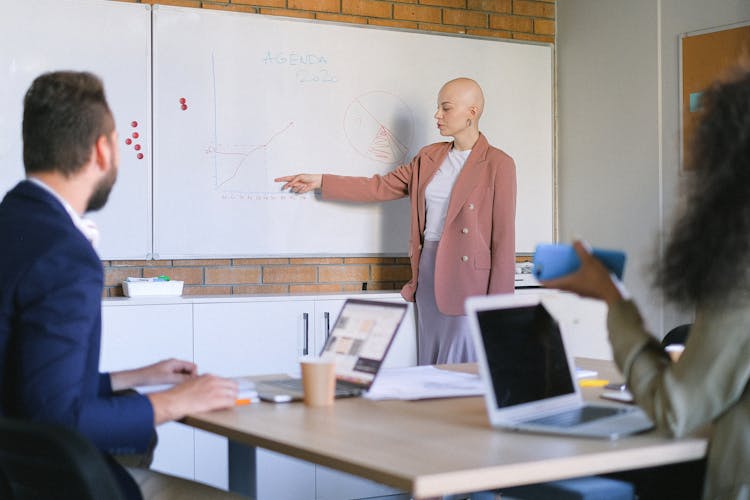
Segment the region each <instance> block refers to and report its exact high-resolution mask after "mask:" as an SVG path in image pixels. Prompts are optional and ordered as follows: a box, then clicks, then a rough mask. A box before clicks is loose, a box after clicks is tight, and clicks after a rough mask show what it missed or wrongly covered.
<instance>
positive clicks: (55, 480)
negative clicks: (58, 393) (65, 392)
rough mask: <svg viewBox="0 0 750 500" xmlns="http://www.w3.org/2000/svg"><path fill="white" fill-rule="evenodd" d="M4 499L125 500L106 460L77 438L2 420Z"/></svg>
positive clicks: (56, 430) (0, 457)
mask: <svg viewBox="0 0 750 500" xmlns="http://www.w3.org/2000/svg"><path fill="white" fill-rule="evenodd" d="M0 498H3V499H9V500H31V499H35V500H36V499H76V500H100V499H107V500H125V495H124V494H123V492H122V491H121V488H120V485H119V484H118V482H117V480H116V479H115V476H114V474H113V473H112V471H111V470H110V468H109V467H108V466H107V462H106V460H105V458H104V456H103V455H102V454H101V452H99V450H97V449H96V448H94V446H93V445H92V444H91V443H89V442H88V441H87V440H86V439H84V438H83V437H82V436H80V435H79V434H78V433H76V432H74V431H72V430H69V429H65V428H62V427H56V426H52V425H48V424H40V423H32V422H25V421H20V420H15V419H9V418H0Z"/></svg>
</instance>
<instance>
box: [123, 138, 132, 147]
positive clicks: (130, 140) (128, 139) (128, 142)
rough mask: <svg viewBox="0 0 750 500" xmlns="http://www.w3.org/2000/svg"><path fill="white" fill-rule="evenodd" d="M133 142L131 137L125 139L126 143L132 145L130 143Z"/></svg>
mask: <svg viewBox="0 0 750 500" xmlns="http://www.w3.org/2000/svg"><path fill="white" fill-rule="evenodd" d="M132 142H133V140H132V139H131V138H130V137H128V138H127V139H125V144H127V145H128V146H130V144H132Z"/></svg>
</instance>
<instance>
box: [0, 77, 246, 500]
mask: <svg viewBox="0 0 750 500" xmlns="http://www.w3.org/2000/svg"><path fill="white" fill-rule="evenodd" d="M23 158H24V166H25V170H26V176H27V178H26V180H24V181H22V182H20V183H19V184H18V185H17V186H16V187H15V188H13V189H12V190H11V191H10V192H9V193H8V194H7V195H6V196H5V198H4V199H3V201H2V204H0V238H2V243H1V244H0V283H1V284H2V285H0V415H4V416H8V417H15V418H22V419H27V420H33V421H37V422H49V423H54V424H59V425H63V426H66V427H70V428H72V429H75V430H77V431H79V432H80V433H81V434H83V435H84V436H86V437H87V438H88V439H89V440H90V441H91V442H93V443H94V445H96V446H97V447H98V448H99V449H100V450H102V452H104V454H105V457H107V460H108V461H109V462H110V466H111V468H112V470H113V472H114V473H115V475H116V476H117V478H118V480H119V481H120V483H121V484H122V485H123V489H124V490H126V491H127V493H128V495H129V496H130V497H135V498H139V497H140V495H141V491H142V492H143V494H144V496H146V498H149V497H151V496H153V495H154V494H156V493H158V494H161V495H165V494H166V496H161V497H160V498H185V497H188V496H191V495H199V496H200V497H202V498H206V497H207V498H213V497H214V496H216V495H218V496H216V497H217V498H219V497H222V494H223V492H218V490H213V489H211V488H208V487H205V486H202V485H198V484H196V483H193V482H189V481H184V480H180V479H177V478H172V477H170V476H165V475H162V474H158V473H155V472H151V471H147V470H145V469H144V470H137V469H128V472H129V473H128V472H126V469H124V468H122V467H121V466H119V465H118V464H117V463H116V462H115V461H114V460H113V459H112V455H115V454H135V453H143V452H144V451H146V450H147V448H148V446H149V443H150V441H151V439H152V436H153V433H154V427H155V426H156V425H159V424H161V423H163V422H167V421H169V420H174V419H179V418H182V417H183V416H185V415H186V414H188V413H191V412H198V411H208V410H213V409H218V408H227V407H230V406H232V405H233V404H234V402H235V399H236V395H237V386H236V384H235V383H234V382H233V381H231V380H228V379H223V378H219V377H216V376H213V375H201V376H198V374H197V368H196V366H195V365H194V364H193V363H190V362H187V361H180V360H175V359H170V360H165V361H161V362H158V363H155V364H153V365H150V366H146V367H143V368H139V369H134V370H127V371H122V372H113V373H99V350H100V340H101V296H102V287H103V282H104V280H103V269H102V264H101V261H100V260H99V258H98V256H97V254H96V252H95V250H94V248H93V246H92V243H91V241H90V240H92V239H94V237H95V229H93V228H92V227H91V225H90V224H89V223H88V222H87V221H86V220H84V219H83V218H82V214H84V213H85V212H88V211H91V210H97V209H99V208H101V207H102V206H104V204H105V203H106V201H107V197H108V195H109V192H110V190H111V189H112V186H113V185H114V183H115V179H116V177H117V163H118V159H119V151H118V146H117V133H116V131H115V123H114V119H113V117H112V113H111V111H110V109H109V106H108V104H107V101H106V98H105V95H104V89H103V86H102V83H101V81H100V80H99V79H98V78H97V77H95V76H94V75H91V74H89V73H75V72H56V73H47V74H44V75H42V76H40V77H39V78H37V79H36V80H35V81H34V82H33V83H32V85H31V87H30V88H29V90H28V92H27V93H26V97H25V99H24V115H23ZM5 168H7V166H6V167H5ZM167 383H171V384H176V385H175V386H174V387H173V388H172V389H169V390H166V391H163V392H157V393H152V394H149V395H147V396H144V395H140V394H138V393H135V392H134V391H129V392H127V393H125V394H121V393H118V391H122V390H124V389H128V388H131V387H134V386H138V385H150V384H167ZM133 478H135V480H136V482H138V483H139V484H140V488H139V487H137V486H135V482H134V481H133ZM40 480H43V478H40ZM139 490H141V491H139ZM209 490H210V491H209ZM214 494H216V495H214Z"/></svg>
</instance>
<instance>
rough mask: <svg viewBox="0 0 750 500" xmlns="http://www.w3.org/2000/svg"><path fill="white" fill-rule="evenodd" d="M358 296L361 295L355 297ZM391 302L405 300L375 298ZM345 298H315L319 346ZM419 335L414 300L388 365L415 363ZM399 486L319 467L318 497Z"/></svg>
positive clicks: (340, 497)
mask: <svg viewBox="0 0 750 500" xmlns="http://www.w3.org/2000/svg"><path fill="white" fill-rule="evenodd" d="M355 298H357V297H355ZM373 300H383V301H388V302H404V300H403V299H402V298H400V297H394V298H393V299H390V298H388V299H384V298H373ZM344 302H345V300H343V299H330V300H328V299H323V300H317V301H316V302H315V325H316V332H315V333H316V344H317V345H316V348H317V349H318V351H320V350H322V349H323V345H324V344H325V341H326V339H327V336H328V333H329V331H330V329H332V328H333V325H334V323H335V322H336V319H337V318H338V315H339V313H340V312H341V307H342V306H343V305H344ZM416 346H417V337H416V328H415V319H414V307H413V304H409V309H408V310H407V311H406V315H405V316H404V319H403V321H402V322H401V326H400V327H399V329H398V332H396V337H395V338H394V339H393V344H391V348H390V349H389V350H388V354H387V355H386V358H385V362H384V363H383V366H384V367H403V366H414V365H416V361H417V347H416ZM396 493H398V491H397V490H394V489H393V488H390V487H388V486H385V485H382V484H378V483H375V482H373V481H368V480H367V479H362V478H360V477H357V476H353V475H351V474H346V473H344V472H339V471H336V470H333V469H329V468H327V467H323V466H320V465H319V466H316V468H315V497H316V500H349V499H352V498H371V497H378V496H382V495H392V494H396Z"/></svg>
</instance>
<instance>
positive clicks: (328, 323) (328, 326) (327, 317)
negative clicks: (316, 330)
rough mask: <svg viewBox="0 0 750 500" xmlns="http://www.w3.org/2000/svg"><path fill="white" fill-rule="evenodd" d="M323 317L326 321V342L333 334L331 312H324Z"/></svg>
mask: <svg viewBox="0 0 750 500" xmlns="http://www.w3.org/2000/svg"><path fill="white" fill-rule="evenodd" d="M323 319H324V320H325V322H326V342H328V338H329V337H330V336H331V313H329V312H328V311H326V312H324V313H323Z"/></svg>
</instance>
